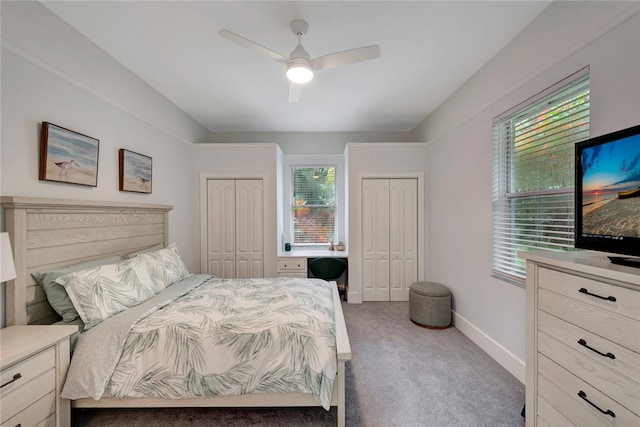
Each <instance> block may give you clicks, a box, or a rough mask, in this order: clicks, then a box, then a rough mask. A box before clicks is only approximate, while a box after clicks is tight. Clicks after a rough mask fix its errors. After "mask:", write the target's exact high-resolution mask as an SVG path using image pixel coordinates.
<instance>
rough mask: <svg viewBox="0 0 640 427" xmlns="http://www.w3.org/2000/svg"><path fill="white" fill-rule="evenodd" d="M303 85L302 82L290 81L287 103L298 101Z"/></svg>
mask: <svg viewBox="0 0 640 427" xmlns="http://www.w3.org/2000/svg"><path fill="white" fill-rule="evenodd" d="M303 86H304V85H303V84H299V83H293V82H291V85H290V86H289V103H291V104H295V103H296V102H298V101H300V98H302V87H303Z"/></svg>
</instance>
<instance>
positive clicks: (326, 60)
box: [218, 19, 380, 102]
mask: <svg viewBox="0 0 640 427" xmlns="http://www.w3.org/2000/svg"><path fill="white" fill-rule="evenodd" d="M308 29H309V24H307V22H306V21H304V20H302V19H295V20H293V21H291V31H293V33H294V34H295V35H296V36H297V37H298V46H296V48H295V49H294V50H293V51H292V52H291V53H290V54H289V57H286V56H284V55H281V54H279V53H277V52H274V51H273V50H271V49H269V48H266V47H264V46H262V45H260V44H258V43H256V42H254V41H252V40H249V39H247V38H244V37H242V36H239V35H238V34H235V33H232V32H231V31H228V30H220V31H219V32H218V34H220V35H221V36H222V37H225V38H227V39H229V40H231V41H233V42H235V43H238V44H239V45H242V46H244V47H246V48H247V49H251V50H253V51H254V52H257V53H259V54H261V55H263V56H266V57H267V58H271V59H273V60H275V61H278V62H280V63H282V64H284V65H286V66H287V73H286V75H287V78H288V79H289V80H290V81H291V84H290V86H289V102H298V101H299V100H300V97H301V96H302V86H303V85H304V84H305V83H307V82H309V81H310V80H311V79H312V78H313V72H314V71H318V70H327V69H329V68H336V67H341V66H343V65H349V64H354V63H356V62H362V61H367V60H369V59H374V58H377V57H379V56H380V46H378V45H373V46H365V47H358V48H355V49H349V50H343V51H341V52H336V53H330V54H328V55H324V56H319V57H317V58H313V59H311V56H310V55H309V53H307V51H306V50H305V49H304V47H302V36H303V35H304V34H305V33H306V32H307V30H308Z"/></svg>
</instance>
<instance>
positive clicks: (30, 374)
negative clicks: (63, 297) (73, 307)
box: [0, 325, 78, 427]
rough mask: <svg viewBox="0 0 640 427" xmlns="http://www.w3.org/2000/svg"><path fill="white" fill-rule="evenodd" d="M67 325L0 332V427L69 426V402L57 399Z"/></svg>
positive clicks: (65, 357)
mask: <svg viewBox="0 0 640 427" xmlns="http://www.w3.org/2000/svg"><path fill="white" fill-rule="evenodd" d="M77 330H78V327H77V326H68V325H28V326H9V327H7V328H4V329H0V424H2V426H11V427H13V426H17V425H21V426H22V427H25V426H34V425H42V426H58V427H66V426H69V425H70V423H71V410H70V402H69V401H68V400H64V399H61V398H60V392H61V391H62V386H63V385H64V380H65V377H66V375H67V369H68V368H69V336H70V335H71V334H73V333H74V332H76V331H77Z"/></svg>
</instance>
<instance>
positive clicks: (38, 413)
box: [1, 391, 56, 427]
mask: <svg viewBox="0 0 640 427" xmlns="http://www.w3.org/2000/svg"><path fill="white" fill-rule="evenodd" d="M55 412H56V393H55V392H53V391H52V392H51V393H49V394H47V395H46V396H44V397H43V398H41V399H40V400H38V401H37V402H35V403H33V404H32V405H31V406H29V407H27V408H25V409H24V410H23V411H22V412H19V413H18V414H16V415H15V416H13V417H11V418H10V419H9V420H7V421H6V422H3V423H2V426H1V427H15V426H17V425H20V426H22V427H26V426H54V425H55V424H56V416H55Z"/></svg>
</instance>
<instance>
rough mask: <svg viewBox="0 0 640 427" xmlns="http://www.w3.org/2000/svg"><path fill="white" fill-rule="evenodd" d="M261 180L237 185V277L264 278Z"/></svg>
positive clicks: (243, 181)
mask: <svg viewBox="0 0 640 427" xmlns="http://www.w3.org/2000/svg"><path fill="white" fill-rule="evenodd" d="M262 197H263V195H262V180H261V179H242V180H237V181H236V267H237V268H236V276H235V277H239V278H249V277H263V275H264V269H263V256H262V248H263V236H264V232H263V231H264V230H263V218H262V206H263V204H262Z"/></svg>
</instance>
